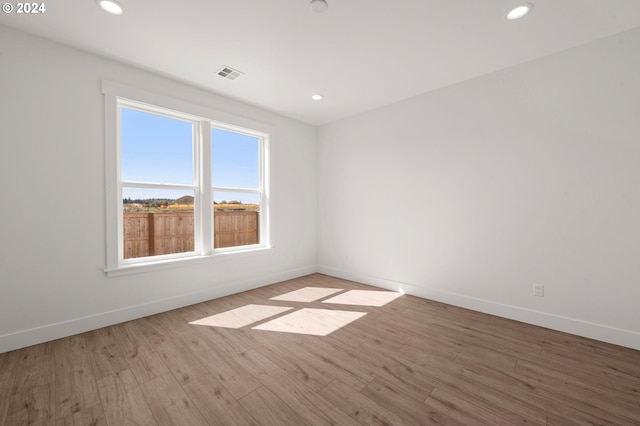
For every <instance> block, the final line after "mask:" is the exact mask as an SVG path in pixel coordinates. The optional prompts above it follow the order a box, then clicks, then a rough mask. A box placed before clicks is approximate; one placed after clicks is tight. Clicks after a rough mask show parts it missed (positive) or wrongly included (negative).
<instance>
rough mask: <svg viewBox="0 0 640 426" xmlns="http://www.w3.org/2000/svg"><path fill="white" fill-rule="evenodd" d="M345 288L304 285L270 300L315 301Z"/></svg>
mask: <svg viewBox="0 0 640 426" xmlns="http://www.w3.org/2000/svg"><path fill="white" fill-rule="evenodd" d="M342 290H344V289H343V288H326V287H304V288H301V289H299V290H294V291H291V292H289V293H285V294H282V295H280V296H276V297H272V298H270V299H269V300H284V301H286V302H315V301H316V300H319V299H322V298H323V297H327V296H331V295H332V294H335V293H338V292H340V291H342Z"/></svg>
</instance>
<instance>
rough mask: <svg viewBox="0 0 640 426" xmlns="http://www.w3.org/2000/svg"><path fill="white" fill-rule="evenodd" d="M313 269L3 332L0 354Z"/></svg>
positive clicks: (286, 278)
mask: <svg viewBox="0 0 640 426" xmlns="http://www.w3.org/2000/svg"><path fill="white" fill-rule="evenodd" d="M314 272H316V267H315V265H313V266H307V267H304V268H300V269H295V270H289V271H285V272H280V273H277V274H272V275H269V276H266V277H265V276H262V277H259V278H256V279H252V280H248V281H242V282H231V283H228V284H226V285H224V286H216V287H215V288H211V289H207V290H203V291H198V292H194V293H188V294H182V295H179V296H175V297H170V298H166V299H160V300H154V301H151V302H148V303H143V304H139V305H133V306H127V307H125V308H122V309H116V310H113V311H108V312H102V313H99V314H95V315H90V316H86V317H81V318H75V319H72V320H68V321H62V322H58V323H55V324H48V325H44V326H42V327H36V328H31V329H28V330H21V331H18V332H15V333H9V334H4V335H2V336H0V353H3V352H9V351H12V350H14V349H20V348H24V347H27V346H31V345H36V344H38V343H44V342H48V341H51V340H55V339H60V338H63V337H67V336H71V335H74V334H78V333H84V332H85V331H91V330H95V329H97V328H101V327H107V326H110V325H113V324H119V323H121V322H126V321H130V320H133V319H137V318H142V317H145V316H148V315H154V314H157V313H160V312H166V311H170V310H172V309H177V308H181V307H183V306H189V305H193V304H195V303H200V302H204V301H206V300H211V299H216V298H219V297H223V296H228V295H230V294H234V293H240V292H242V291H246V290H251V289H254V288H258V287H263V286H265V285H269V284H274V283H277V282H280V281H286V280H290V279H293V278H297V277H301V276H304V275H309V274H312V273H314Z"/></svg>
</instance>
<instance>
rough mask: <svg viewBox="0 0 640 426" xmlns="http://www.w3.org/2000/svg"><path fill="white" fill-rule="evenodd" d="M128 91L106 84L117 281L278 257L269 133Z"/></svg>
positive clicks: (110, 227) (110, 239) (110, 244)
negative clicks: (219, 261)
mask: <svg viewBox="0 0 640 426" xmlns="http://www.w3.org/2000/svg"><path fill="white" fill-rule="evenodd" d="M131 90H134V89H131ZM123 91H124V92H127V90H126V88H124V89H123V86H120V85H117V84H116V83H110V82H103V92H104V94H105V105H106V139H107V210H108V211H107V251H108V253H107V273H108V274H110V273H113V272H116V273H117V272H118V271H120V272H122V271H126V270H138V269H140V268H139V267H144V266H152V267H157V266H158V265H163V264H169V263H173V262H175V261H177V260H183V259H192V258H207V257H212V256H215V255H216V254H222V253H233V252H246V251H252V250H256V249H263V248H268V247H269V246H270V244H269V232H268V231H269V226H268V224H269V222H268V207H269V206H268V186H267V166H268V161H267V154H268V141H269V138H268V133H266V132H265V131H263V130H254V129H252V128H249V127H244V126H240V125H237V124H235V123H230V122H223V121H220V120H219V119H218V117H215V116H216V115H221V114H220V113H217V112H215V111H208V110H206V109H203V108H201V107H197V106H190V105H185V104H183V103H182V102H178V101H174V102H171V100H166V99H164V102H163V99H162V98H157V99H155V101H156V103H155V104H152V103H149V102H148V100H147V98H155V97H154V96H153V95H149V94H146V93H143V94H140V93H138V95H139V96H140V97H142V98H144V99H143V100H141V101H137V100H136V101H133V100H131V98H130V97H129V96H119V95H118V93H120V92H123ZM134 91H135V90H134ZM167 103H169V104H171V103H173V104H176V106H179V107H181V109H173V108H169V107H165V106H164V104H167ZM178 104H179V105H178ZM157 105H162V106H157ZM185 110H187V111H186V112H185ZM190 110H195V112H196V113H194V112H192V111H190ZM203 113H204V114H203ZM212 116H213V118H210V117H212ZM221 118H229V117H221ZM231 118H232V119H233V117H231ZM237 121H240V120H237ZM256 127H259V125H258V126H256Z"/></svg>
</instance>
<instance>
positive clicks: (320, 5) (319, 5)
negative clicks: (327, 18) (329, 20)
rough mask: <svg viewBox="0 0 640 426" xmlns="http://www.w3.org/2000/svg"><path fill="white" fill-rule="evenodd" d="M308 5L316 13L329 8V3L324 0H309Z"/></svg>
mask: <svg viewBox="0 0 640 426" xmlns="http://www.w3.org/2000/svg"><path fill="white" fill-rule="evenodd" d="M309 7H310V8H311V10H313V11H314V12H316V13H322V12H324V11H325V10H327V9H329V5H328V4H327V2H326V1H325V0H311V3H309Z"/></svg>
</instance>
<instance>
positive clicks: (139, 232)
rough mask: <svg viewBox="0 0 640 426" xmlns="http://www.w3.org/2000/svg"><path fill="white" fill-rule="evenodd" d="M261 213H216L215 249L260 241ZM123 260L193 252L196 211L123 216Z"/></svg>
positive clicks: (214, 225) (125, 214) (127, 214)
mask: <svg viewBox="0 0 640 426" xmlns="http://www.w3.org/2000/svg"><path fill="white" fill-rule="evenodd" d="M258 215H259V213H258V212H255V211H217V212H215V213H214V215H213V217H214V221H213V228H214V247H215V248H223V247H234V246H243V245H248V244H257V243H258V242H259V235H260V228H259V222H260V221H259V217H258ZM123 231H124V258H125V259H129V258H136V257H145V256H157V255H160V254H171V253H184V252H189V251H193V250H194V237H193V233H194V226H193V212H154V213H124V215H123Z"/></svg>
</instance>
